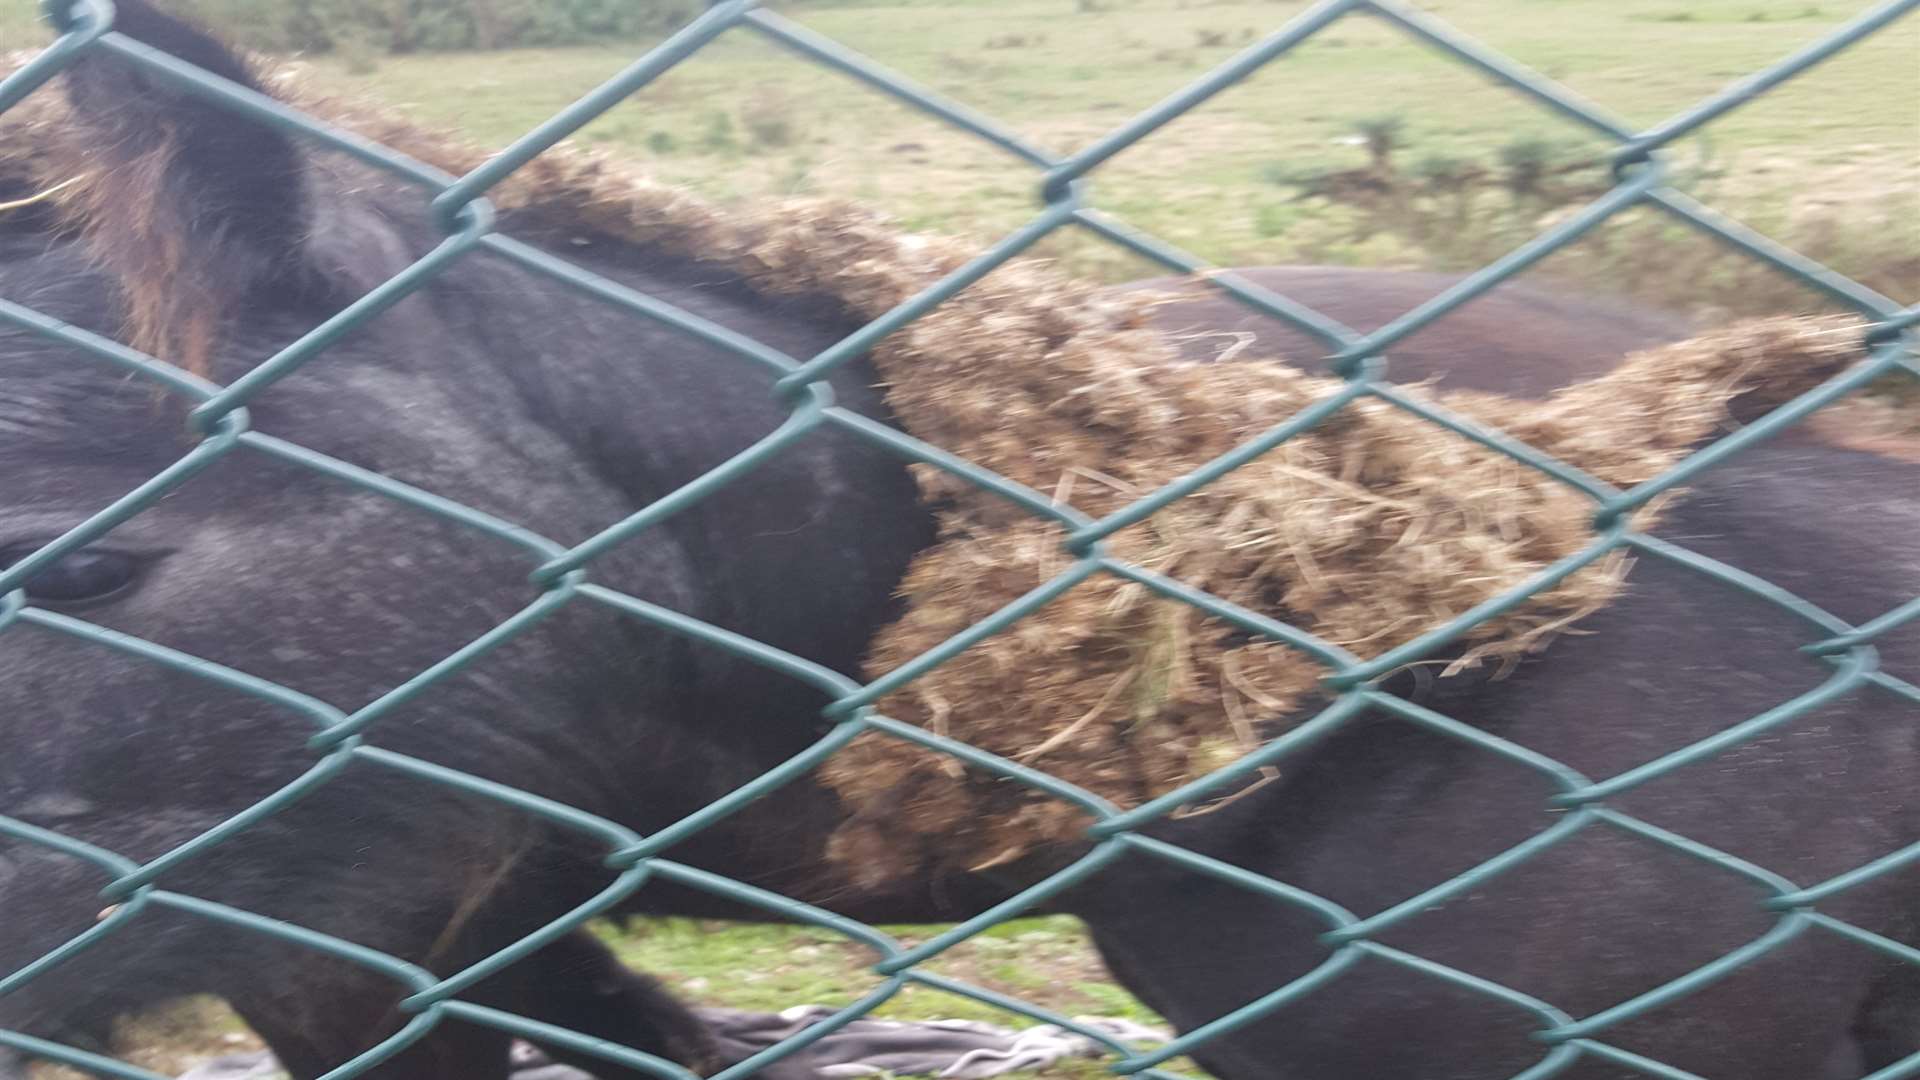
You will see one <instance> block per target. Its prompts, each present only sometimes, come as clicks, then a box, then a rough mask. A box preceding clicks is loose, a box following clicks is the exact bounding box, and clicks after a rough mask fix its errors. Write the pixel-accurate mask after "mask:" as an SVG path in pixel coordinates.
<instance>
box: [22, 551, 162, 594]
mask: <svg viewBox="0 0 1920 1080" xmlns="http://www.w3.org/2000/svg"><path fill="white" fill-rule="evenodd" d="M41 546H42V545H41V544H38V543H25V544H11V545H8V546H6V547H0V569H5V568H6V567H9V566H12V565H13V564H14V563H17V562H19V561H20V560H22V559H24V558H26V557H27V556H29V555H31V554H33V553H34V552H36V551H38V550H40V548H41ZM139 572H140V560H139V558H138V557H136V556H133V555H129V554H127V553H126V552H124V551H110V550H107V549H104V548H81V549H80V550H79V551H75V552H73V553H71V554H69V555H67V556H65V557H64V558H62V559H59V560H58V561H56V562H55V563H54V564H53V565H51V566H47V567H43V568H41V570H40V572H39V573H37V574H34V575H33V576H32V577H30V578H28V579H27V580H26V582H25V583H24V585H23V586H22V587H23V588H25V589H26V591H27V599H29V600H32V601H34V602H36V603H43V604H81V603H86V602H88V601H93V600H105V599H106V598H108V597H110V596H113V595H115V594H117V593H120V592H121V591H123V590H125V589H126V588H127V587H128V586H130V585H132V584H133V580H134V578H135V577H136V576H138V575H139Z"/></svg>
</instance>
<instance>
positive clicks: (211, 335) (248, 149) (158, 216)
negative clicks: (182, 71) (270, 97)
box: [67, 0, 316, 371]
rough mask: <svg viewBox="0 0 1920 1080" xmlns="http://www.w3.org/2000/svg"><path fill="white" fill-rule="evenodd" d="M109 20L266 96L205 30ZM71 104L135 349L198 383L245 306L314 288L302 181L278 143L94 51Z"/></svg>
mask: <svg viewBox="0 0 1920 1080" xmlns="http://www.w3.org/2000/svg"><path fill="white" fill-rule="evenodd" d="M115 7H116V9H117V11H116V15H115V18H114V22H113V29H114V30H115V31H116V32H118V33H120V34H123V35H125V36H126V37H129V38H132V39H134V40H136V41H138V42H140V43H142V44H144V45H147V46H150V47H152V48H155V49H158V50H160V51H162V52H165V53H168V54H170V55H172V56H174V57H176V58H178V59H180V60H183V61H186V62H187V63H190V64H193V65H195V66H196V67H199V68H202V69H204V70H205V71H207V72H210V73H211V74H214V75H218V76H220V77H222V78H225V79H228V80H231V81H233V82H235V83H238V84H240V85H242V86H244V87H247V88H248V89H252V90H261V89H262V87H261V84H260V82H259V80H258V79H257V77H256V76H255V74H254V72H253V71H252V69H251V68H250V67H249V66H248V64H247V63H246V61H244V60H243V59H241V58H240V57H239V56H238V55H236V54H235V53H234V52H233V51H231V50H230V49H228V48H227V47H226V46H224V45H222V44H221V43H220V42H219V41H218V40H216V39H215V38H214V37H213V36H212V35H210V34H208V33H206V32H205V31H203V30H201V29H199V28H197V27H195V26H192V25H190V24H188V23H187V22H185V21H182V20H181V19H178V18H175V17H173V16H171V15H169V14H166V13H163V12H161V11H159V10H157V9H156V8H154V7H153V6H151V5H150V4H149V3H148V2H147V0H117V2H116V4H115ZM67 95H68V98H69V100H70V102H71V104H72V118H73V125H74V126H73V130H72V135H73V136H74V145H75V146H76V147H77V151H76V155H75V156H76V163H77V164H78V166H79V168H80V169H81V170H82V172H83V175H84V178H85V183H84V185H83V186H82V191H83V193H84V195H83V197H84V198H85V200H86V203H87V206H86V210H85V213H84V219H85V221H86V223H87V225H88V228H89V232H90V234H91V239H92V242H93V246H94V248H95V250H96V251H97V253H98V256H99V259H100V261H101V262H102V264H103V265H104V266H105V268H106V269H107V270H108V272H110V273H112V274H113V275H114V276H115V277H116V278H118V279H119V281H120V283H121V285H122V289H123V291H124V293H125V294H126V300H127V314H128V318H129V321H130V326H129V327H128V333H129V335H130V337H131V339H132V343H133V344H134V345H135V346H136V347H138V348H141V349H143V350H146V351H149V352H152V353H154V354H156V355H158V356H160V357H161V358H162V359H165V360H168V361H170V362H173V363H176V364H179V365H181V366H183V367H189V368H191V369H195V370H203V371H204V370H205V369H206V368H207V366H208V364H209V362H210V354H211V351H212V348H213V343H214V341H215V338H216V336H217V334H218V333H219V330H220V326H221V324H222V323H223V322H224V321H225V320H226V319H227V318H228V317H229V316H230V315H231V314H233V313H234V312H235V311H236V310H237V309H238V307H239V305H240V304H241V303H242V302H244V301H248V300H254V299H258V298H259V297H260V296H261V294H262V292H263V290H281V291H292V292H298V291H300V290H303V289H307V288H310V287H312V286H313V285H314V283H315V279H316V275H315V274H314V273H313V272H312V269H311V267H310V266H309V265H308V261H307V259H306V257H305V252H304V250H303V248H304V243H305V239H306V235H307V228H308V220H309V215H308V206H307V199H308V195H307V181H306V171H307V170H306V166H305V164H304V160H303V157H302V155H301V153H300V150H299V148H298V147H297V146H296V145H295V144H294V143H293V141H292V140H291V139H290V138H288V137H287V136H286V135H285V134H283V133H281V132H280V131H278V130H276V129H274V128H272V127H270V126H269V125H267V124H264V123H262V122H260V121H258V120H255V119H252V118H249V117H245V116H242V115H240V114H238V113H235V112H233V111H231V110H229V109H225V108H222V107H220V106H219V105H216V104H213V103H212V102H210V101H206V100H204V99H201V98H197V97H194V96H192V95H190V94H188V93H187V92H186V91H184V90H182V89H180V88H179V87H177V86H175V85H174V84H172V83H169V82H166V81H164V80H163V79H161V78H159V77H158V76H156V75H155V74H154V73H152V72H151V71H148V70H145V69H143V68H141V67H139V66H138V65H136V64H134V63H133V62H131V61H129V60H126V59H125V58H123V57H120V56H116V55H112V54H109V53H107V52H105V51H103V50H100V49H94V50H92V51H90V52H89V53H88V55H86V56H85V57H83V58H82V59H81V60H80V61H79V62H77V63H75V64H74V66H73V67H72V68H71V69H70V70H69V72H68V75H67Z"/></svg>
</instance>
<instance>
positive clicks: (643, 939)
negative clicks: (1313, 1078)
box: [35, 916, 1205, 1080]
mask: <svg viewBox="0 0 1920 1080" xmlns="http://www.w3.org/2000/svg"><path fill="white" fill-rule="evenodd" d="M596 929H597V932H598V933H599V934H600V936H601V938H602V939H603V940H605V941H606V942H607V943H608V944H609V945H610V946H611V947H612V948H613V949H614V951H615V952H616V953H617V954H619V956H620V958H621V959H623V960H625V961H626V962H627V963H629V964H631V965H632V966H634V967H635V968H638V969H639V970H642V971H647V972H650V973H652V974H654V975H656V976H658V977H659V978H661V979H662V980H664V981H665V982H667V983H668V984H669V985H670V986H672V987H673V988H674V989H675V990H676V991H677V992H678V993H679V994H680V996H682V997H683V998H684V999H686V1000H688V1001H690V1002H696V1003H699V1004H703V1005H721V1006H728V1007H732V1008H738V1009H751V1010H757V1011H764V1012H777V1011H779V1010H782V1009H786V1008H790V1007H792V1006H794V1005H828V1006H836V1007H837V1006H844V1005H848V1004H851V1003H852V1002H854V1001H855V1000H857V999H859V998H860V997H862V996H863V995H865V994H866V993H868V992H870V991H871V990H873V989H874V988H875V987H876V986H878V985H879V984H880V982H881V979H880V978H879V977H878V976H876V975H874V974H873V972H872V971H871V970H869V968H870V967H871V965H872V964H873V961H874V956H873V953H872V952H871V951H870V950H868V949H867V948H865V947H864V946H861V945H857V944H855V943H853V942H850V941H848V940H847V939H846V938H844V937H842V936H840V935H838V934H835V933H833V932H831V931H828V930H822V929H818V928H814V927H799V926H773V925H764V926H763V925H745V924H738V923H725V922H714V921H706V920H695V919H657V920H650V921H647V922H644V923H636V924H633V926H632V927H631V928H630V929H626V930H622V929H618V928H616V927H614V926H613V925H611V924H601V925H599V926H598V927H597V928H596ZM881 929H882V930H883V931H885V932H887V933H889V934H891V935H893V936H894V937H895V938H896V939H897V940H899V941H901V942H903V943H904V944H906V945H909V946H911V945H914V944H917V943H919V942H921V941H924V940H926V939H927V938H928V937H930V936H932V935H933V934H934V933H938V932H939V930H940V929H943V928H941V927H924V926H921V927H915V926H893V927H882V928H881ZM925 969H926V970H928V971H931V972H936V973H938V974H941V975H945V976H947V977H949V978H952V979H956V980H958V981H960V982H963V983H966V984H968V985H970V986H974V987H978V988H981V989H985V990H991V991H997V992H999V993H1002V994H1008V995H1012V996H1015V997H1018V998H1021V999H1022V1000H1024V1001H1027V1002H1029V1003H1031V1004H1033V1005H1036V1006H1038V1007H1040V1008H1043V1009H1048V1010H1051V1011H1053V1012H1054V1013H1056V1014H1060V1015H1064V1016H1068V1017H1072V1016H1104V1017H1119V1018H1122V1019H1127V1020H1132V1021H1134V1022H1136V1023H1141V1024H1148V1025H1153V1026H1159V1027H1164V1026H1165V1025H1164V1023H1163V1021H1161V1019H1160V1018H1159V1017H1157V1016H1155V1015H1154V1014H1153V1013H1152V1012H1151V1011H1149V1010H1148V1009H1147V1008H1145V1007H1144V1006H1142V1005H1141V1004H1140V1003H1139V1002H1137V1001H1135V1000H1134V999H1133V998H1132V997H1131V996H1129V995H1128V994H1127V993H1126V992H1125V991H1123V990H1120V989H1118V988H1117V987H1115V986H1114V985H1113V983H1112V981H1111V979H1110V978H1109V977H1108V975H1107V973H1106V969H1105V968H1104V967H1103V966H1102V965H1101V963H1100V959H1099V957H1098V955H1097V954H1096V953H1095V952H1094V951H1093V948H1092V946H1091V944H1090V942H1089V941H1088V939H1087V936H1086V933H1085V931H1084V929H1083V928H1082V927H1081V926H1080V924H1079V923H1078V922H1077V921H1076V920H1074V919H1071V918H1067V917H1064V916H1061V917H1049V918H1033V919H1019V920H1015V921H1012V922H1008V923H1003V924H1001V925H999V926H996V927H993V928H992V929H990V930H987V931H986V932H984V933H982V934H980V935H979V936H978V937H976V938H974V939H973V940H972V941H969V942H966V943H964V944H962V945H960V946H958V947H956V948H954V949H951V950H949V951H948V952H946V953H943V954H942V955H940V956H938V957H936V958H934V959H933V960H932V961H929V962H928V963H927V964H926V965H925ZM873 1015H874V1016H876V1017H880V1018H883V1019H897V1020H916V1019H952V1020H979V1021H984V1022H986V1023H990V1024H997V1025H1000V1026H1002V1027H1011V1028H1021V1027H1026V1026H1030V1025H1032V1024H1034V1023H1037V1022H1038V1021H1035V1020H1032V1019H1030V1018H1027V1017H1023V1016H1020V1015H1017V1014H1014V1013H1009V1012H1006V1011H1004V1010H1002V1009H999V1008H996V1007H993V1006H989V1005H984V1004H982V1003H980V1002H978V1001H975V1000H973V999H971V998H968V997H963V996H960V995H956V994H949V993H944V992H941V991H935V990H930V989H927V988H924V987H917V986H910V987H907V988H906V989H904V990H902V991H901V992H900V993H899V994H897V995H896V996H895V997H893V998H892V999H891V1000H889V1001H888V1002H887V1003H886V1004H884V1005H882V1006H881V1007H880V1008H879V1009H878V1010H876V1011H875V1012H874V1013H873ZM116 1044H117V1046H116V1053H117V1054H118V1055H119V1056H121V1057H122V1058H124V1059H125V1060H127V1061H130V1062H132V1063H135V1064H138V1065H141V1066H142V1067H145V1068H149V1069H154V1070H157V1071H160V1072H162V1073H164V1074H169V1075H171V1074H173V1073H177V1072H181V1071H184V1070H185V1069H187V1068H189V1067H191V1066H192V1065H193V1064H195V1063H197V1062H198V1061H200V1060H203V1059H205V1058H209V1057H213V1056H217V1055H219V1054H223V1053H232V1052H234V1051H236V1050H244V1049H251V1048H253V1047H256V1046H257V1045H258V1043H257V1041H255V1040H254V1039H253V1038H252V1037H251V1036H250V1035H249V1034H248V1033H247V1032H246V1029H245V1027H244V1026H243V1025H242V1024H241V1023H240V1021H239V1020H238V1019H236V1018H235V1017H234V1016H233V1015H232V1014H231V1013H229V1012H228V1011H227V1010H226V1009H224V1008H223V1007H221V1006H220V1005H219V1004H218V1003H217V1002H213V1001H210V1000H204V999H203V1000H195V1001H190V1002H187V1003H185V1004H182V1005H178V1006H174V1007H170V1008H167V1009H162V1010H158V1011H156V1012H154V1013H152V1014H150V1015H148V1016H144V1017H141V1018H138V1019H135V1020H132V1021H130V1022H128V1023H126V1024H124V1025H123V1026H122V1028H121V1030H120V1031H119V1033H118V1038H117V1039H116ZM1113 1060H1114V1059H1113V1058H1112V1057H1108V1058H1106V1059H1105V1060H1104V1061H1101V1060H1092V1059H1089V1060H1084V1061H1076V1062H1068V1063H1065V1064H1061V1065H1057V1066H1054V1067H1051V1068H1048V1069H1045V1070H1041V1071H1037V1072H1031V1073H1024V1074H1021V1075H1023V1076H1029V1077H1033V1078H1035V1080H1093V1078H1095V1077H1103V1076H1104V1077H1110V1076H1111V1075H1112V1073H1110V1072H1108V1071H1107V1065H1110V1064H1111V1063H1112V1061H1113ZM1168 1068H1170V1069H1172V1070H1174V1071H1176V1072H1182V1073H1185V1074H1186V1075H1189V1076H1193V1077H1196V1078H1203V1077H1204V1076H1205V1074H1204V1073H1202V1072H1201V1071H1200V1070H1199V1069H1198V1068H1197V1067H1196V1066H1194V1065H1193V1064H1192V1063H1191V1062H1187V1061H1176V1062H1174V1063H1173V1064H1172V1065H1170V1066H1168ZM80 1076H81V1074H79V1073H75V1072H71V1071H69V1070H64V1069H56V1068H52V1067H49V1066H38V1067H36V1072H35V1080H80Z"/></svg>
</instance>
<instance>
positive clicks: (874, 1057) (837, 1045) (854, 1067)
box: [180, 1005, 1168, 1080]
mask: <svg viewBox="0 0 1920 1080" xmlns="http://www.w3.org/2000/svg"><path fill="white" fill-rule="evenodd" d="M696 1011H697V1012H698V1013H699V1014H700V1016H701V1017H702V1018H703V1019H705V1020H706V1021H707V1022H708V1023H710V1024H712V1025H713V1028H714V1032H715V1033H716V1034H717V1035H718V1036H719V1038H720V1039H721V1041H722V1043H723V1044H724V1045H726V1046H727V1047H728V1048H729V1049H731V1050H733V1051H734V1052H735V1053H739V1054H743V1055H744V1054H747V1053H752V1052H754V1051H757V1050H761V1049H764V1048H766V1047H768V1046H772V1045H773V1044H774V1043H776V1042H779V1041H780V1040H782V1039H785V1038H789V1037H791V1036H793V1035H796V1034H799V1033H800V1032H801V1031H804V1030H805V1029H807V1028H808V1027H811V1026H812V1025H814V1024H816V1023H818V1022H820V1021H821V1020H824V1019H826V1018H827V1017H830V1016H832V1015H833V1014H834V1012H835V1010H833V1009H830V1008H828V1007H826V1006H823V1005H801V1006H796V1007H795V1008H791V1009H787V1010H785V1011H784V1012H778V1013H758V1012H745V1011H741V1010H737V1009H699V1010H696ZM1074 1021H1075V1022H1076V1023H1079V1024H1083V1025H1085V1026H1086V1027H1089V1028H1092V1029H1094V1030H1096V1031H1100V1032H1103V1033H1105V1034H1106V1035H1108V1036H1109V1037H1111V1038H1114V1039H1118V1040H1120V1041H1122V1042H1126V1043H1133V1044H1139V1043H1158V1042H1165V1041H1166V1040H1167V1038H1168V1035H1167V1033H1166V1032H1163V1031H1158V1030H1155V1029H1153V1028H1149V1027H1144V1026H1142V1025H1140V1024H1135V1023H1133V1022H1131V1021H1127V1020H1110V1019H1102V1018H1098V1017H1075V1018H1074ZM1106 1052H1107V1048H1106V1047H1105V1046H1103V1045H1102V1044H1100V1043H1098V1042H1095V1041H1094V1040H1092V1039H1089V1038H1087V1037H1086V1036H1083V1035H1077V1034H1075V1033H1073V1032H1071V1031H1067V1030H1065V1029H1064V1028H1060V1027H1056V1026H1054V1025H1052V1024H1045V1025H1041V1026H1038V1027H1030V1028H1026V1029H1023V1030H1015V1029H1013V1028H1005V1027H999V1026H997V1025H993V1024H983V1023H978V1022H975V1021H971V1020H918V1021H902V1020H867V1019H862V1020H855V1021H853V1022H852V1023H850V1024H848V1025H846V1026H845V1027H842V1028H840V1029H839V1030H838V1031H835V1032H833V1033H832V1034H829V1035H827V1036H825V1037H824V1038H822V1039H820V1040H819V1041H818V1042H815V1043H813V1044H812V1045H811V1046H808V1047H807V1048H806V1049H805V1050H803V1051H802V1052H801V1053H800V1055H799V1057H800V1060H802V1061H804V1062H806V1063H807V1064H809V1065H811V1066H813V1067H814V1069H816V1070H817V1071H818V1072H819V1074H820V1076H821V1077H822V1080H841V1078H854V1077H864V1076H884V1075H887V1074H892V1075H894V1076H931V1077H939V1078H941V1080H988V1078H990V1077H996V1076H1009V1075H1012V1074H1014V1073H1019V1072H1023V1071H1026V1070H1030V1069H1039V1068H1044V1067H1046V1066H1048V1065H1052V1064H1056V1063H1058V1062H1061V1061H1066V1060H1070V1059H1072V1058H1097V1057H1099V1056H1101V1055H1102V1054H1103V1053H1106ZM514 1066H515V1068H514V1072H513V1080H593V1077H592V1076H590V1075H589V1074H587V1073H584V1072H581V1071H580V1070H579V1069H575V1068H571V1067H569V1066H566V1065H556V1064H554V1063H553V1062H552V1061H550V1060H549V1059H548V1058H547V1056H546V1055H545V1054H542V1053H541V1052H540V1051H539V1050H536V1049H534V1048H533V1047H531V1046H529V1045H527V1044H525V1043H516V1044H515V1046H514ZM283 1076H284V1074H283V1073H282V1072H281V1071H280V1067H279V1063H278V1062H276V1061H274V1060H273V1057H272V1055H270V1054H266V1053H252V1054H231V1055H228V1056H226V1057H221V1058H216V1059H215V1060H212V1061H209V1062H206V1063H204V1064H202V1065H200V1066H198V1067H197V1068H195V1069H193V1070H192V1071H191V1072H188V1073H186V1074H185V1075H183V1076H181V1077H180V1080H280V1078H281V1077H283Z"/></svg>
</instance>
